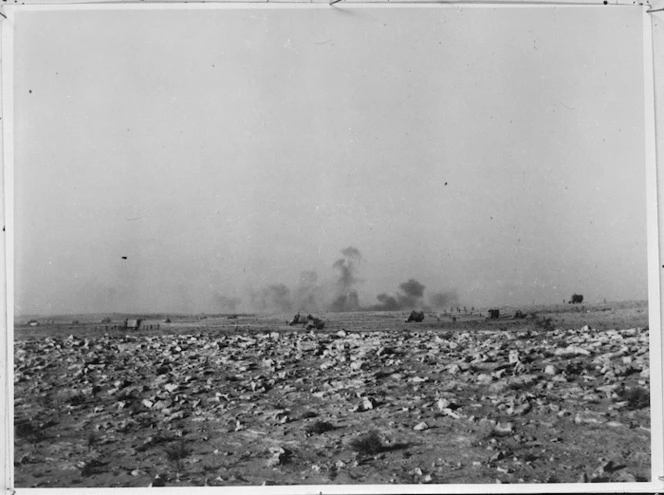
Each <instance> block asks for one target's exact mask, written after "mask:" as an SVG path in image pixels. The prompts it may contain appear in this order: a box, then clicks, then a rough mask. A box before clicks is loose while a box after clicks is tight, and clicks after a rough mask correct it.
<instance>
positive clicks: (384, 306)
mask: <svg viewBox="0 0 664 495" xmlns="http://www.w3.org/2000/svg"><path fill="white" fill-rule="evenodd" d="M376 299H378V302H380V304H379V305H376V306H374V307H373V308H372V309H374V310H375V311H397V310H398V309H399V301H397V299H396V298H395V297H393V296H390V295H389V294H385V293H383V294H378V296H376Z"/></svg>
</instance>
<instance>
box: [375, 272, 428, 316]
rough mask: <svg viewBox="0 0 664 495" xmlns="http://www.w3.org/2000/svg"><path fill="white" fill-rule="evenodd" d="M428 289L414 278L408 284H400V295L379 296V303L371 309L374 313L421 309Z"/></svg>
mask: <svg viewBox="0 0 664 495" xmlns="http://www.w3.org/2000/svg"><path fill="white" fill-rule="evenodd" d="M425 288H426V287H425V286H424V285H422V284H421V283H419V282H418V281H417V280H415V279H414V278H411V279H410V280H408V281H407V282H404V283H402V284H399V289H400V290H401V292H400V293H397V294H396V295H394V296H390V295H389V294H379V295H378V296H377V299H378V302H379V303H380V304H377V305H375V306H371V307H370V308H369V309H371V310H373V311H399V310H402V309H419V308H421V307H422V297H423V296H424V289H425Z"/></svg>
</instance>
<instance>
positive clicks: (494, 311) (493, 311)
mask: <svg viewBox="0 0 664 495" xmlns="http://www.w3.org/2000/svg"><path fill="white" fill-rule="evenodd" d="M489 318H491V319H492V320H497V319H498V318H500V310H499V309H490V310H489Z"/></svg>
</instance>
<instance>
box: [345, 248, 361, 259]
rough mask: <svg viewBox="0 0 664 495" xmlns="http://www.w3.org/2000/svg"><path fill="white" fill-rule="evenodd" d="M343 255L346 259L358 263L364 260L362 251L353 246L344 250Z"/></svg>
mask: <svg viewBox="0 0 664 495" xmlns="http://www.w3.org/2000/svg"><path fill="white" fill-rule="evenodd" d="M341 254H343V255H344V257H345V258H349V259H353V260H356V261H361V260H362V255H361V254H360V250H359V249H357V248H356V247H353V246H348V247H347V248H344V249H342V250H341Z"/></svg>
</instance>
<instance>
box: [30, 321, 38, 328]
mask: <svg viewBox="0 0 664 495" xmlns="http://www.w3.org/2000/svg"><path fill="white" fill-rule="evenodd" d="M28 325H30V326H31V327H38V326H39V322H38V321H37V320H30V321H28Z"/></svg>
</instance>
